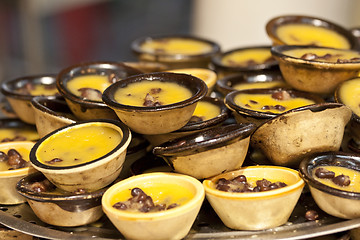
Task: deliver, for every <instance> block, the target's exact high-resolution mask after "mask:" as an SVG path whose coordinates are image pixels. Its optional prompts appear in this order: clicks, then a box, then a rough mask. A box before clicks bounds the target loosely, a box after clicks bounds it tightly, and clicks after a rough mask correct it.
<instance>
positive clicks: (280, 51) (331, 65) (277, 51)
mask: <svg viewBox="0 0 360 240" xmlns="http://www.w3.org/2000/svg"><path fill="white" fill-rule="evenodd" d="M294 49H329V50H335V51H344V52H356V53H358V54H360V52H359V51H358V50H354V49H337V48H330V47H319V46H302V45H278V46H274V47H272V48H271V54H272V55H273V56H274V57H275V58H278V59H279V60H280V61H279V64H281V61H283V62H286V63H291V64H297V65H299V66H300V67H302V68H306V67H308V68H311V67H315V68H322V69H326V70H329V69H330V70H331V69H343V68H349V69H358V68H359V66H360V60H358V61H354V62H343V63H338V62H324V61H316V60H306V59H302V58H298V57H294V56H290V55H287V54H284V51H288V50H294Z"/></svg>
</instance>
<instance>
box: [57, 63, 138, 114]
mask: <svg viewBox="0 0 360 240" xmlns="http://www.w3.org/2000/svg"><path fill="white" fill-rule="evenodd" d="M141 73H142V72H141V71H140V70H137V69H135V68H132V67H129V66H127V65H125V64H124V63H121V62H86V63H80V64H76V65H72V66H69V67H67V68H65V69H63V70H61V71H60V73H59V74H58V76H57V79H56V86H57V88H58V90H59V92H60V94H61V95H62V96H63V97H64V98H65V100H66V102H67V104H68V105H69V108H70V110H71V111H72V112H73V114H74V115H75V116H76V117H77V118H78V119H79V120H91V119H100V118H105V119H117V117H116V114H115V113H114V111H113V110H112V109H111V108H109V107H108V106H107V105H106V104H105V103H104V102H102V101H94V100H90V99H86V98H82V97H79V96H76V95H75V94H73V93H71V92H70V90H69V89H68V88H67V83H68V82H69V81H71V80H72V79H73V78H74V77H78V76H84V75H103V76H109V85H110V80H111V82H115V81H119V80H122V79H124V78H127V77H129V76H132V75H136V74H141Z"/></svg>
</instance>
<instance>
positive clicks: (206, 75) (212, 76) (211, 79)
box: [167, 68, 217, 95]
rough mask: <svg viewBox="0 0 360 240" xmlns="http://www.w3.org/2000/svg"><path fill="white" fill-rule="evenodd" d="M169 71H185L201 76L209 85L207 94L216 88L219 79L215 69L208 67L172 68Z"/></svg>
mask: <svg viewBox="0 0 360 240" xmlns="http://www.w3.org/2000/svg"><path fill="white" fill-rule="evenodd" d="M167 72H173V73H184V74H189V75H193V76H195V77H197V78H200V79H201V80H203V81H204V82H205V83H206V85H207V87H208V93H207V95H210V94H211V93H212V91H213V90H214V87H215V84H216V81H217V74H216V72H214V71H213V70H210V69H207V68H181V69H171V70H167Z"/></svg>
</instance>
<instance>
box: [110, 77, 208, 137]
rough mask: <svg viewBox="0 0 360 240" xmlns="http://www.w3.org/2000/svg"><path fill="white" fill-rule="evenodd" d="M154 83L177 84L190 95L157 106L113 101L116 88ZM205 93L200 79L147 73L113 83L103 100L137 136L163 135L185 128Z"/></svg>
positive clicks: (205, 87) (203, 84) (205, 88)
mask: <svg viewBox="0 0 360 240" xmlns="http://www.w3.org/2000/svg"><path fill="white" fill-rule="evenodd" d="M154 80H155V81H160V82H170V83H176V84H179V85H180V86H182V87H185V88H187V89H189V90H190V91H191V93H192V96H191V97H189V98H187V99H185V100H183V101H180V102H175V103H172V104H165V105H159V106H132V105H124V104H122V103H119V102H117V101H116V100H115V94H116V92H117V90H118V89H121V88H124V87H126V86H128V85H131V84H132V83H139V82H143V81H145V82H146V81H154ZM207 90H208V88H207V85H206V83H205V82H204V81H203V80H201V79H199V78H197V77H194V76H191V75H188V74H180V73H169V72H158V73H148V74H140V75H136V76H132V77H128V78H126V79H123V80H122V81H119V82H116V83H114V84H112V85H111V86H110V87H108V88H107V89H106V90H105V91H104V93H103V101H104V102H105V103H106V104H107V105H108V106H109V107H110V108H112V109H113V110H114V111H115V112H116V114H117V115H118V117H119V119H120V120H121V121H122V122H123V123H125V124H126V125H127V126H129V128H130V129H131V130H133V131H135V132H137V133H140V134H149V135H150V134H163V133H169V132H172V131H175V130H178V129H180V128H182V127H183V126H185V125H186V123H187V122H188V121H189V120H190V118H191V117H192V114H193V112H194V110H195V108H196V105H197V102H198V101H200V100H201V99H203V98H204V97H205V95H206V93H207ZM144 97H145V96H144Z"/></svg>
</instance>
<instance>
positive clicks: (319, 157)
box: [299, 152, 360, 219]
mask: <svg viewBox="0 0 360 240" xmlns="http://www.w3.org/2000/svg"><path fill="white" fill-rule="evenodd" d="M319 166H339V167H344V168H348V169H352V170H355V171H360V156H359V155H357V154H351V153H344V152H323V153H316V154H312V155H310V156H307V157H305V158H304V159H303V160H302V161H301V163H300V166H299V170H300V173H301V176H302V178H303V179H304V180H305V182H306V183H307V185H308V186H309V189H310V192H311V195H312V197H313V199H314V200H315V202H316V204H317V205H318V206H319V207H320V208H321V209H322V210H323V211H324V212H326V213H328V214H330V215H332V216H335V217H339V218H345V219H353V218H358V217H360V205H359V202H360V193H359V192H351V191H346V190H342V189H339V188H334V187H332V186H329V185H327V184H324V183H321V182H320V181H318V180H316V179H315V177H314V175H313V171H314V169H315V168H316V167H319ZM355 184H359V183H358V182H357V183H355Z"/></svg>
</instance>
